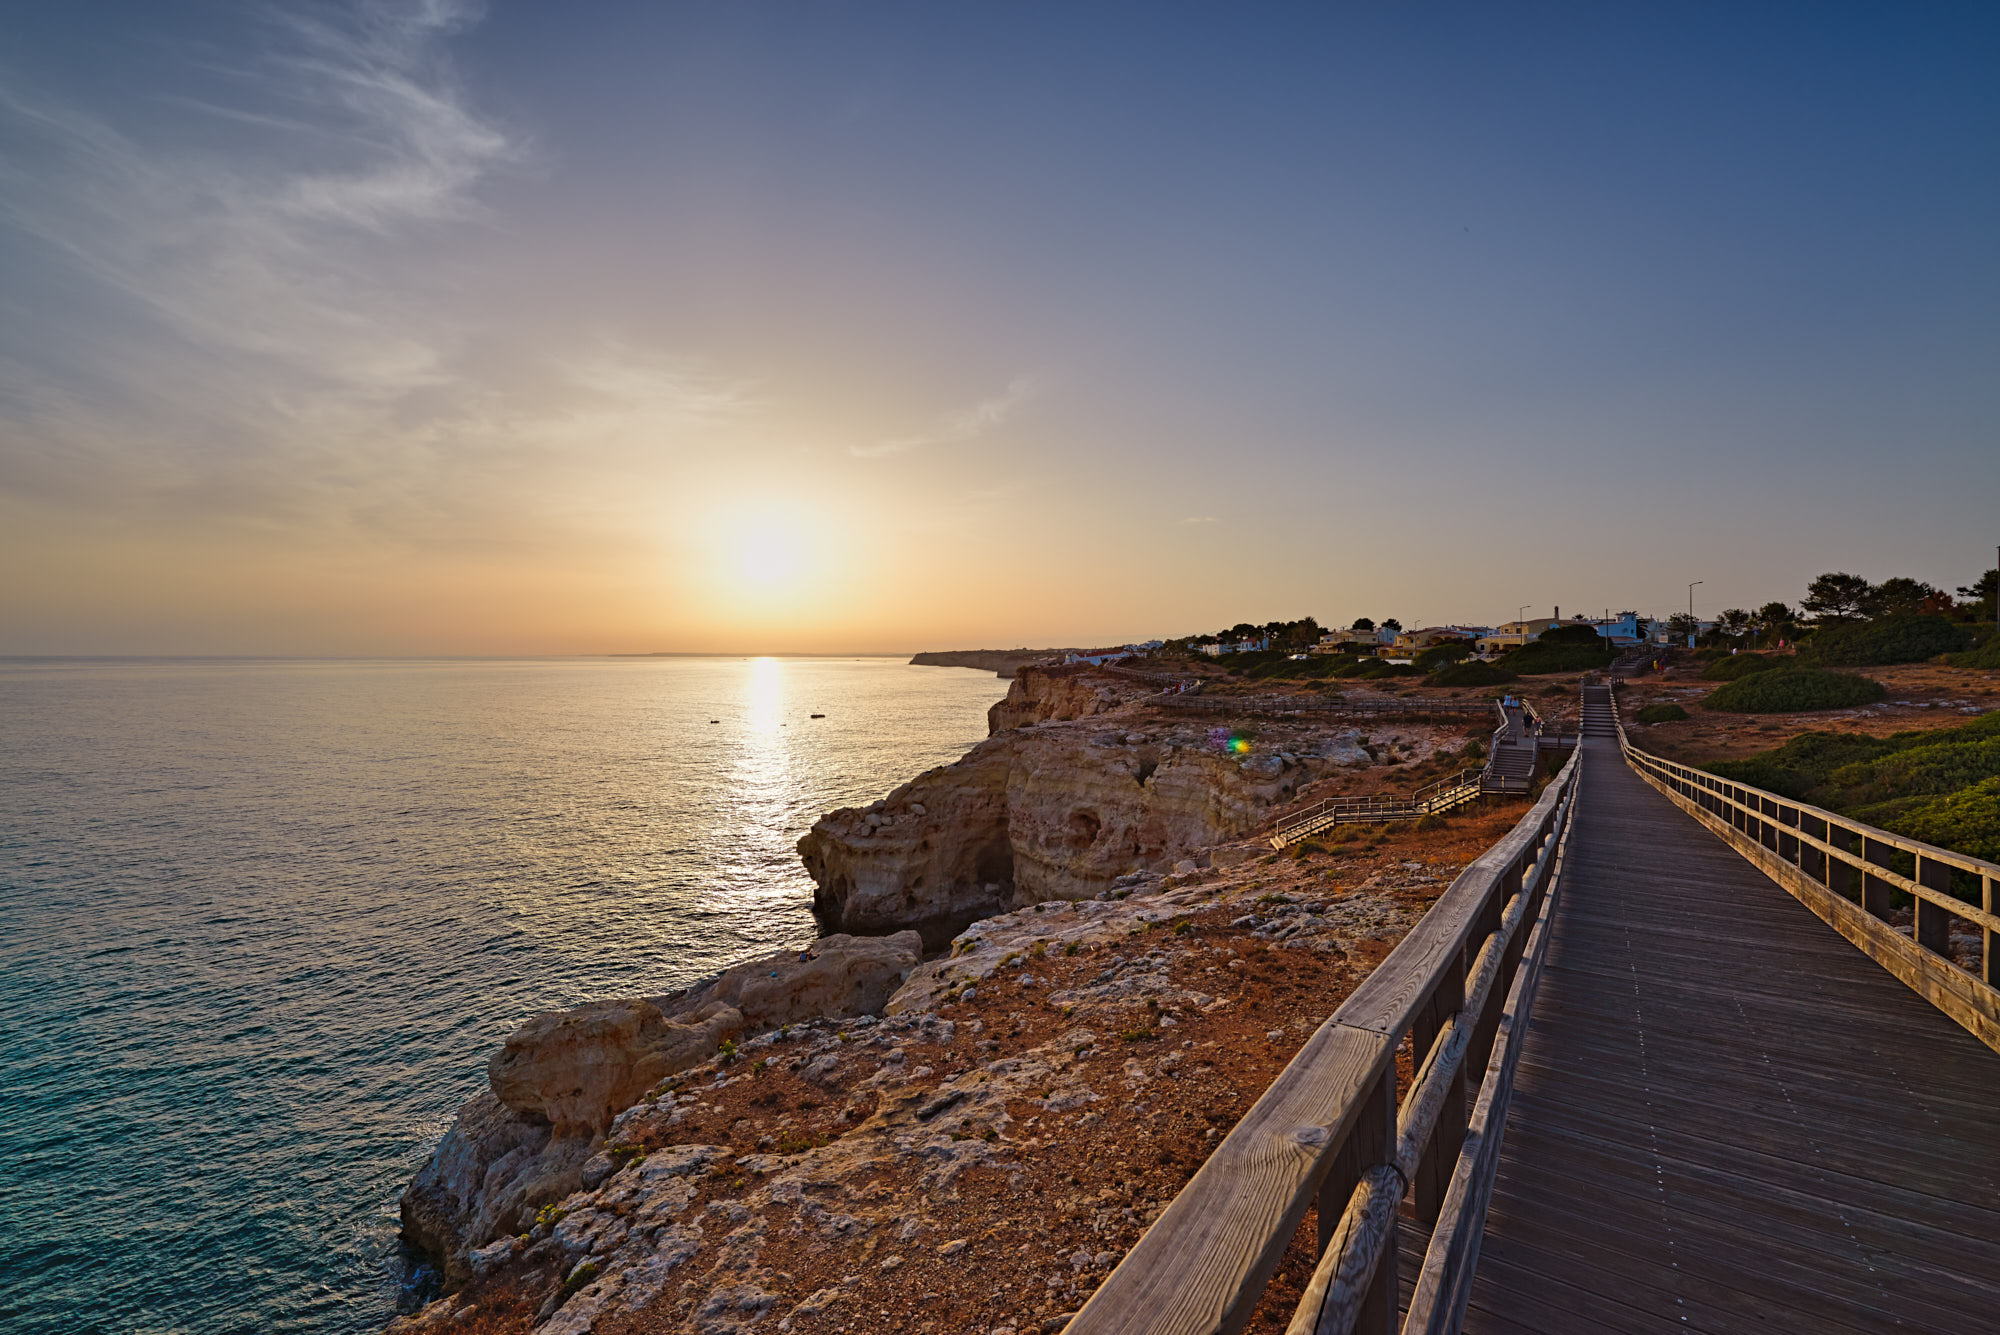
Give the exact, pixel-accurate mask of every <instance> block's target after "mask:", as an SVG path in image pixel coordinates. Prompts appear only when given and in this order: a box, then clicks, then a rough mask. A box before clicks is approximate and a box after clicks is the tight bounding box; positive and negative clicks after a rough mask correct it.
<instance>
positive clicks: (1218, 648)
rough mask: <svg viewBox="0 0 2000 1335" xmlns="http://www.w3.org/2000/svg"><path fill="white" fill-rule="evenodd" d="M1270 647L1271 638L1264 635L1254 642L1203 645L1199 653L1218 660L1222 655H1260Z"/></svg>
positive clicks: (1237, 641)
mask: <svg viewBox="0 0 2000 1335" xmlns="http://www.w3.org/2000/svg"><path fill="white" fill-rule="evenodd" d="M1270 647H1271V638H1270V636H1268V635H1266V636H1262V637H1260V638H1258V639H1254V640H1224V641H1223V642H1222V643H1220V644H1204V645H1202V646H1201V651H1202V652H1203V653H1205V654H1207V655H1208V656H1209V657H1211V658H1219V657H1220V656H1222V655H1223V654H1257V653H1262V652H1263V651H1264V650H1266V649H1268V648H1270Z"/></svg>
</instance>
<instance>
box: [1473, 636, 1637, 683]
mask: <svg viewBox="0 0 2000 1335" xmlns="http://www.w3.org/2000/svg"><path fill="white" fill-rule="evenodd" d="M1575 630H1586V631H1589V632H1590V639H1591V643H1589V644H1585V643H1583V642H1582V641H1581V640H1579V639H1561V640H1554V639H1550V638H1549V636H1550V635H1556V634H1560V633H1562V632H1567V631H1575ZM1616 657H1618V651H1617V650H1616V649H1614V648H1612V647H1611V642H1610V641H1608V640H1606V639H1605V638H1604V637H1603V636H1601V635H1599V634H1598V633H1597V632H1596V631H1594V630H1590V628H1589V627H1588V626H1581V627H1579V626H1564V627H1563V628H1562V631H1561V632H1559V631H1550V632H1549V635H1544V636H1543V637H1542V638H1541V639H1539V640H1536V641H1534V642H1533V643H1532V644H1524V645H1522V646H1521V647H1520V648H1519V649H1512V650H1509V651H1508V652H1507V653H1505V654H1502V655H1501V656H1500V659H1499V664H1500V666H1501V667H1502V668H1504V669H1506V670H1507V671H1509V672H1514V673H1519V674H1520V675H1521V676H1524V677H1526V676H1534V675H1536V674H1538V673H1543V672H1588V671H1591V670H1592V669H1595V668H1607V667H1610V666H1611V660H1612V659H1614V658H1616Z"/></svg>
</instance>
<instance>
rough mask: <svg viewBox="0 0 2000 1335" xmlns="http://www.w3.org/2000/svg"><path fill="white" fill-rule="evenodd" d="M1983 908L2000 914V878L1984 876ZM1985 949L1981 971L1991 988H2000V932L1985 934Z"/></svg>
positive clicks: (1980, 963)
mask: <svg viewBox="0 0 2000 1335" xmlns="http://www.w3.org/2000/svg"><path fill="white" fill-rule="evenodd" d="M1980 881H1981V883H1982V885H1983V886H1984V892H1983V893H1982V894H1981V896H1980V899H1981V900H1982V904H1981V907H1983V908H1984V909H1985V910H1986V911H1987V912H1988V913H2000V877H1992V876H1983V877H1981V878H1980ZM1984 944H1985V949H1983V950H1982V951H1981V952H1980V959H1979V971H1980V973H1982V974H1983V975H1985V977H1986V984H1987V986H1989V987H2000V932H1994V931H1988V932H1987V933H1985V942H1984Z"/></svg>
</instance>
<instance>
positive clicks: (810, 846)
mask: <svg viewBox="0 0 2000 1335" xmlns="http://www.w3.org/2000/svg"><path fill="white" fill-rule="evenodd" d="M1017 680H1019V679H1017ZM1204 732H1205V727H1204V728H1203V729H1201V730H1199V731H1195V730H1190V733H1189V735H1186V736H1185V737H1182V738H1175V737H1173V736H1167V737H1158V736H1155V737H1153V738H1152V739H1150V740H1143V741H1142V742H1141V743H1140V744H1138V745H1133V744H1130V743H1129V742H1128V741H1127V740H1126V739H1127V737H1128V736H1129V735H1134V734H1128V733H1126V732H1124V731H1123V730H1122V729H1121V730H1120V731H1118V732H1113V733H1110V734H1107V735H1104V736H1099V735H1097V734H1096V732H1095V730H1093V729H1092V728H1091V727H1090V725H1089V724H1087V723H1058V724H1053V725H1051V726H1048V727H1041V728H1034V729H1018V730H1015V731H1012V732H1007V733H1003V734H1001V735H1000V736H997V737H993V738H989V739H988V740H987V741H985V742H982V743H980V744H979V745H978V746H976V747H974V748H973V749H972V751H970V752H969V753H967V755H966V756H965V758H964V759H963V760H961V761H959V762H958V763H957V764H955V765H946V766H942V767H940V768H938V769H934V770H931V771H930V772H928V773H926V774H923V775H920V776H919V777H918V778H916V779H915V780H913V781H911V782H910V783H909V784H907V785H905V786H904V787H903V788H901V789H898V790H897V791H896V792H895V793H892V794H891V795H890V796H889V798H888V799H887V801H886V809H887V810H889V811H891V812H895V813H897V815H898V818H897V820H896V823H895V825H894V826H893V827H892V826H889V825H886V824H884V825H882V826H881V827H880V828H879V829H878V828H876V826H875V825H873V824H871V823H870V822H869V821H868V819H867V817H868V813H866V812H864V811H858V810H855V809H852V808H849V809H846V810H841V811H834V812H830V813H828V814H827V815H826V816H824V817H822V818H821V819H820V820H819V822H818V823H816V824H815V825H814V826H813V827H812V829H811V831H810V832H808V833H807V835H806V836H805V838H803V839H801V840H800V841H799V854H800V856H801V857H802V858H803V859H804V861H805V866H806V871H807V873H808V874H809V875H811V877H812V878H813V882H814V884H815V886H816V887H817V889H816V890H815V892H814V896H813V906H814V909H815V911H816V912H817V913H818V914H819V916H820V919H821V921H822V922H824V923H825V924H827V925H828V926H829V927H833V928H838V929H840V930H844V931H884V930H892V929H895V928H903V927H914V928H916V929H917V930H919V931H920V932H922V933H923V935H924V939H925V940H926V941H927V942H928V943H929V944H930V945H931V946H932V947H933V948H937V947H940V946H942V945H943V944H944V943H945V942H946V941H948V940H949V939H950V938H951V937H952V936H953V935H955V934H956V933H957V932H959V931H961V930H963V929H964V928H965V927H966V926H967V925H968V924H969V923H971V922H973V921H974V920H976V919H979V918H983V917H988V916H991V915H992V914H995V913H1001V912H1005V911H1007V910H1009V909H1012V908H1016V907H1020V906H1022V905H1026V904H1033V903H1040V902H1043V901H1045V900H1051V899H1067V900H1079V899H1089V898H1091V897H1093V896H1095V895H1097V894H1099V893H1102V892H1105V891H1108V890H1110V889H1112V888H1113V886H1114V884H1115V883H1116V882H1117V881H1118V879H1119V878H1120V877H1123V876H1129V875H1130V874H1131V873H1133V872H1135V871H1139V872H1161V873H1165V872H1167V871H1170V870H1172V869H1174V867H1175V866H1176V864H1178V863H1180V862H1183V861H1191V860H1197V859H1198V858H1199V855H1200V854H1201V852H1202V850H1204V849H1206V848H1208V847H1210V846H1212V845H1214V844H1217V843H1221V842H1224V841H1226V840H1229V839H1233V838H1236V837H1238V836H1240V835H1242V834H1243V833H1245V832H1247V831H1248V830H1250V829H1251V828H1252V827H1254V826H1255V825H1257V824H1258V823H1259V822H1260V821H1261V820H1263V819H1264V818H1265V816H1267V815H1268V814H1269V813H1270V812H1271V811H1272V810H1273V809H1274V808H1276V807H1277V806H1279V805H1281V804H1283V803H1285V802H1287V801H1289V800H1290V799H1291V797H1292V795H1293V794H1294V793H1295V792H1296V791H1297V790H1298V788H1299V787H1300V786H1301V785H1302V784H1304V783H1306V782H1309V781H1310V779H1311V777H1312V775H1313V773H1314V772H1315V766H1314V765H1308V764H1304V763H1301V764H1299V765H1295V766H1291V767H1289V768H1288V767H1286V766H1284V765H1282V764H1281V763H1279V761H1278V760H1277V758H1276V757H1275V756H1270V757H1268V758H1267V759H1268V762H1269V763H1268V764H1259V765H1255V766H1248V765H1239V764H1238V763H1236V761H1234V760H1232V759H1231V758H1230V757H1228V756H1227V755H1225V754H1222V753H1220V752H1219V751H1217V750H1215V749H1213V748H1211V747H1209V746H1208V745H1206V744H1205V743H1204V742H1203V741H1202V740H1200V738H1201V737H1202V734H1203V733H1204ZM1317 767H1318V768H1320V769H1324V768H1325V767H1326V766H1325V764H1324V762H1317ZM918 806H922V807H923V809H924V813H925V814H923V815H917V814H916V808H917V807H918Z"/></svg>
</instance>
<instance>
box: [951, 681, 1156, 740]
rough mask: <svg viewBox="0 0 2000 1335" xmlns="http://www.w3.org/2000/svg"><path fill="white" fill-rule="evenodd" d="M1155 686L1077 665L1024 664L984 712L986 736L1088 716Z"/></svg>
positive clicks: (1113, 706)
mask: <svg viewBox="0 0 2000 1335" xmlns="http://www.w3.org/2000/svg"><path fill="white" fill-rule="evenodd" d="M1157 689H1158V688H1157V687H1153V686H1146V685H1143V684H1141V683H1139V682H1135V681H1132V680H1131V679H1130V678H1125V677H1115V676H1112V675H1111V674H1109V673H1104V672H1092V671H1090V670H1089V669H1087V668H1086V669H1078V668H1041V667H1024V668H1022V669H1021V670H1020V671H1019V672H1016V673H1015V674H1014V681H1013V684H1012V685H1010V686H1008V688H1007V694H1006V696H1005V697H1003V698H1002V699H999V700H996V701H994V702H993V705H992V707H991V708H989V709H988V710H987V711H986V732H987V735H988V736H994V735H997V734H999V733H1003V732H1008V731H1010V730H1012V729H1014V728H1025V727H1029V726H1031V725H1033V724H1036V723H1049V722H1062V721H1065V720H1068V719H1079V718H1089V717H1091V716H1092V715H1094V714H1103V713H1106V712H1108V711H1110V710H1113V709H1116V708H1118V707H1119V706H1120V705H1124V704H1130V703H1131V702H1133V701H1135V700H1140V699H1143V698H1144V697H1145V696H1147V695H1149V694H1151V693H1153V692H1154V691H1156V690H1157Z"/></svg>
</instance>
